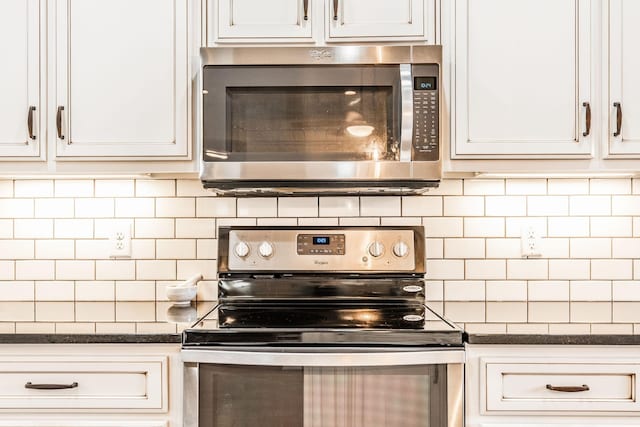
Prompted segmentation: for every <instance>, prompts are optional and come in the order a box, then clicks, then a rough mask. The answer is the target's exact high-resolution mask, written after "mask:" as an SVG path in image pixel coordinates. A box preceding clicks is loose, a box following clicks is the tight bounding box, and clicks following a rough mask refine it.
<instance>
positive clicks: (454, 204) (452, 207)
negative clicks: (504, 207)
mask: <svg viewBox="0 0 640 427" xmlns="http://www.w3.org/2000/svg"><path fill="white" fill-rule="evenodd" d="M484 200H485V198H484V197H481V196H444V197H443V203H444V210H443V211H444V216H483V215H484Z"/></svg>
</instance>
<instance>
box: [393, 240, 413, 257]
mask: <svg viewBox="0 0 640 427" xmlns="http://www.w3.org/2000/svg"><path fill="white" fill-rule="evenodd" d="M408 253H409V246H407V244H406V243H405V242H398V243H396V244H395V245H393V254H394V255H395V256H397V257H398V258H404V257H406V256H407V254H408Z"/></svg>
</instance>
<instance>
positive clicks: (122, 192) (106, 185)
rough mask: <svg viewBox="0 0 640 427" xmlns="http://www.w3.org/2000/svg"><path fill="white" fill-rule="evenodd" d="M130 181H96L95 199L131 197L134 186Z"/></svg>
mask: <svg viewBox="0 0 640 427" xmlns="http://www.w3.org/2000/svg"><path fill="white" fill-rule="evenodd" d="M133 185H134V184H133V180H131V179H127V180H124V179H105V180H102V179H97V180H96V181H95V186H94V189H95V190H94V191H95V197H133V195H134V186H133Z"/></svg>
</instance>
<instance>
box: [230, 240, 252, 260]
mask: <svg viewBox="0 0 640 427" xmlns="http://www.w3.org/2000/svg"><path fill="white" fill-rule="evenodd" d="M233 250H234V252H235V253H236V255H238V256H239V257H240V258H244V257H246V256H247V255H249V245H247V244H246V243H245V242H238V243H237V244H236V247H235V248H234V249H233Z"/></svg>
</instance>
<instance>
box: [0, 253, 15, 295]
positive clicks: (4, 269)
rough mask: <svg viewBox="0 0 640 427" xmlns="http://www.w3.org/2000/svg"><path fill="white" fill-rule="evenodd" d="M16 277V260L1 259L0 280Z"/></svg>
mask: <svg viewBox="0 0 640 427" xmlns="http://www.w3.org/2000/svg"><path fill="white" fill-rule="evenodd" d="M15 278H16V262H15V261H0V280H13V279H15ZM0 298H1V297H0Z"/></svg>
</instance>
